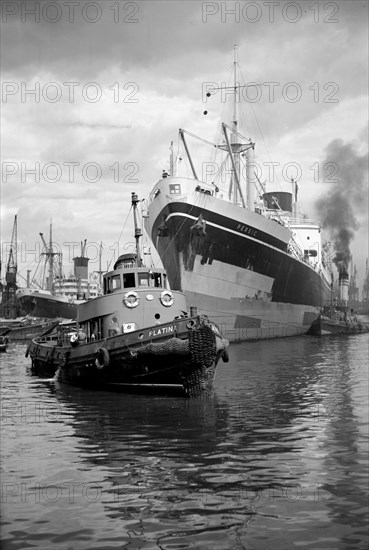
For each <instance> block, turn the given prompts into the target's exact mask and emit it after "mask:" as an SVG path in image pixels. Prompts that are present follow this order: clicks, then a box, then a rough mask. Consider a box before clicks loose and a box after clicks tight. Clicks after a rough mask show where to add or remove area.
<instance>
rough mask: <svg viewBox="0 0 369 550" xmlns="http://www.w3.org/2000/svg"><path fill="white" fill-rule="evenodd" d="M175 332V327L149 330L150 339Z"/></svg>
mask: <svg viewBox="0 0 369 550" xmlns="http://www.w3.org/2000/svg"><path fill="white" fill-rule="evenodd" d="M173 331H174V326H173V325H172V326H170V327H161V328H155V329H154V330H149V338H150V337H151V336H161V335H162V334H169V333H170V332H173Z"/></svg>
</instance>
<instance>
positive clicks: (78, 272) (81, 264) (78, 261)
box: [73, 256, 90, 280]
mask: <svg viewBox="0 0 369 550" xmlns="http://www.w3.org/2000/svg"><path fill="white" fill-rule="evenodd" d="M89 259H90V258H86V257H85V256H77V257H76V258H73V262H74V276H75V278H76V279H81V280H82V279H85V280H86V279H88V261H89Z"/></svg>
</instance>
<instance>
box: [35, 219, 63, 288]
mask: <svg viewBox="0 0 369 550" xmlns="http://www.w3.org/2000/svg"><path fill="white" fill-rule="evenodd" d="M52 231H53V225H52V220H51V221H50V235H49V244H48V245H47V244H46V241H45V239H44V234H43V233H40V237H41V240H42V244H43V245H44V248H45V252H42V254H43V255H45V256H46V262H48V264H49V277H48V280H47V283H48V284H47V290H50V292H53V283H54V256H58V255H59V252H54V251H53V233H52ZM59 270H60V272H61V266H59Z"/></svg>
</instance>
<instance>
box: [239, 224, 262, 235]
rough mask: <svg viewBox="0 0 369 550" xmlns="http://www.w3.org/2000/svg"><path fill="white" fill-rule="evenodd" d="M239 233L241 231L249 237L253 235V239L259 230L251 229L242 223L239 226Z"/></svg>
mask: <svg viewBox="0 0 369 550" xmlns="http://www.w3.org/2000/svg"><path fill="white" fill-rule="evenodd" d="M237 231H241V232H242V233H245V234H247V235H251V236H252V237H255V236H256V235H257V233H258V231H257V229H253V228H252V227H249V226H248V225H242V223H239V224H238V225H237Z"/></svg>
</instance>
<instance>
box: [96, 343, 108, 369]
mask: <svg viewBox="0 0 369 550" xmlns="http://www.w3.org/2000/svg"><path fill="white" fill-rule="evenodd" d="M95 365H96V367H97V368H98V369H103V368H104V367H108V366H109V365H110V355H109V352H108V350H107V349H106V348H99V349H98V350H97V352H96V356H95Z"/></svg>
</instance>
